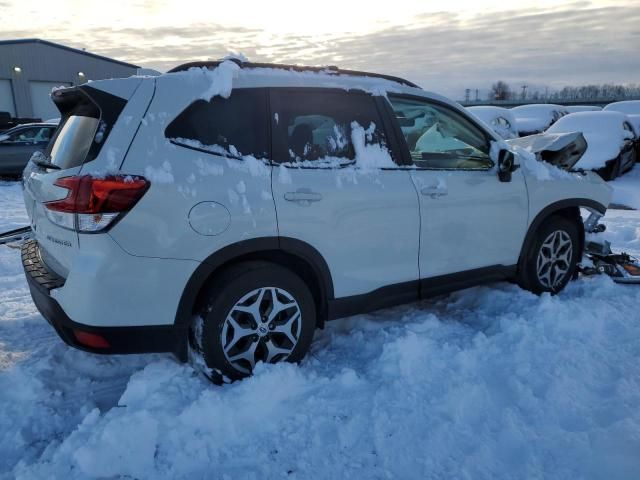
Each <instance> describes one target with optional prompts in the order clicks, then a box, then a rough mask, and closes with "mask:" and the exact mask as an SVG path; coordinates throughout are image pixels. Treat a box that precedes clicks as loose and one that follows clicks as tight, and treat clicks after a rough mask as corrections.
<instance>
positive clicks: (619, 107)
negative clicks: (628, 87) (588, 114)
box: [603, 100, 640, 115]
mask: <svg viewBox="0 0 640 480" xmlns="http://www.w3.org/2000/svg"><path fill="white" fill-rule="evenodd" d="M603 110H605V111H607V112H622V113H626V114H632V115H640V100H625V101H623V102H614V103H610V104H609V105H607V106H606V107H604V109H603Z"/></svg>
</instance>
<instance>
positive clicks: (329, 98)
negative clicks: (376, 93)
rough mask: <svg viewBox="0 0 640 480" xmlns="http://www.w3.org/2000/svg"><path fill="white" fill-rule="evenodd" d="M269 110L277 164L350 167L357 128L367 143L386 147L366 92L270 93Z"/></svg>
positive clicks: (302, 90) (353, 155)
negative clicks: (272, 116)
mask: <svg viewBox="0 0 640 480" xmlns="http://www.w3.org/2000/svg"><path fill="white" fill-rule="evenodd" d="M271 110H272V112H274V119H273V126H272V129H273V143H274V158H275V159H276V160H277V161H278V162H281V163H292V164H303V165H304V164H306V165H309V166H318V167H320V166H324V165H327V166H329V165H331V164H336V163H338V164H339V163H351V162H352V161H353V160H354V159H355V158H356V153H357V152H356V148H355V147H354V137H353V136H354V133H356V130H358V131H359V132H360V133H362V134H363V136H364V142H365V143H366V144H367V145H370V144H376V145H382V146H384V145H386V140H385V135H384V132H383V129H382V121H381V119H380V117H379V114H378V110H377V108H376V105H375V102H374V100H373V97H371V96H370V95H367V94H365V93H360V92H357V93H356V92H351V93H348V92H344V93H342V92H331V91H314V90H304V89H301V90H291V89H286V90H277V89H274V90H273V91H272V94H271ZM309 162H311V163H309Z"/></svg>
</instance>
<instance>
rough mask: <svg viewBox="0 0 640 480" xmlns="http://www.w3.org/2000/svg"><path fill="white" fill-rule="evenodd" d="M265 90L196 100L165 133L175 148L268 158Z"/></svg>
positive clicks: (239, 90)
mask: <svg viewBox="0 0 640 480" xmlns="http://www.w3.org/2000/svg"><path fill="white" fill-rule="evenodd" d="M265 95H266V93H265V90H264V89H255V88H254V89H235V90H233V92H232V93H231V96H230V97H229V98H222V97H219V96H216V97H213V98H212V99H211V100H210V101H206V100H196V101H195V102H193V103H192V104H191V105H189V106H188V107H187V108H186V109H185V110H184V111H183V112H182V113H180V115H178V116H177V117H176V118H175V119H174V120H173V121H172V122H171V123H170V124H169V126H168V127H167V129H166V130H165V136H166V137H167V138H169V139H171V140H172V141H173V142H174V143H177V144H178V145H182V146H187V147H192V148H199V149H202V150H205V151H211V152H213V153H218V154H222V155H228V156H232V157H240V156H242V155H253V156H255V157H257V158H265V157H267V156H268V152H269V148H268V125H267V123H266V96H265Z"/></svg>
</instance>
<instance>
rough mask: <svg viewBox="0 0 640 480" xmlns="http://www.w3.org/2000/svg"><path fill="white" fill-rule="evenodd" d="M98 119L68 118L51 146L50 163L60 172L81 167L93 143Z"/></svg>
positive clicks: (76, 116) (79, 116) (72, 116)
mask: <svg viewBox="0 0 640 480" xmlns="http://www.w3.org/2000/svg"><path fill="white" fill-rule="evenodd" d="M99 122H100V120H99V119H97V118H94V117H85V116H81V115H71V116H70V117H68V118H67V119H66V120H65V121H64V123H63V125H62V128H61V129H60V132H59V133H58V136H57V137H56V139H55V142H53V145H52V146H51V153H50V157H51V158H50V160H49V161H50V162H51V163H52V164H54V165H57V166H59V167H60V168H61V169H62V170H64V169H67V168H72V167H76V166H78V165H82V162H83V161H84V159H85V158H86V156H87V153H88V152H89V149H90V148H91V145H92V143H93V139H94V136H95V134H96V130H97V128H98V123H99Z"/></svg>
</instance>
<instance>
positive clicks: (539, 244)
mask: <svg viewBox="0 0 640 480" xmlns="http://www.w3.org/2000/svg"><path fill="white" fill-rule="evenodd" d="M580 254H581V252H580V231H579V228H578V226H577V225H576V222H575V221H571V220H569V219H567V218H565V217H562V216H559V215H554V216H552V217H549V218H548V219H547V220H545V222H544V223H543V224H542V225H541V226H540V227H539V228H538V231H537V232H536V234H535V238H534V240H533V243H532V245H531V247H530V249H529V251H528V252H527V253H526V256H525V257H524V259H523V261H522V263H521V265H520V269H519V272H518V283H519V284H520V286H521V287H522V288H524V289H526V290H530V291H532V292H534V293H536V294H540V293H543V292H550V293H558V292H560V291H561V290H563V289H564V287H566V286H567V283H569V280H571V279H572V278H573V277H574V276H575V274H576V271H577V268H578V261H579V260H580V258H579V257H580Z"/></svg>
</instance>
